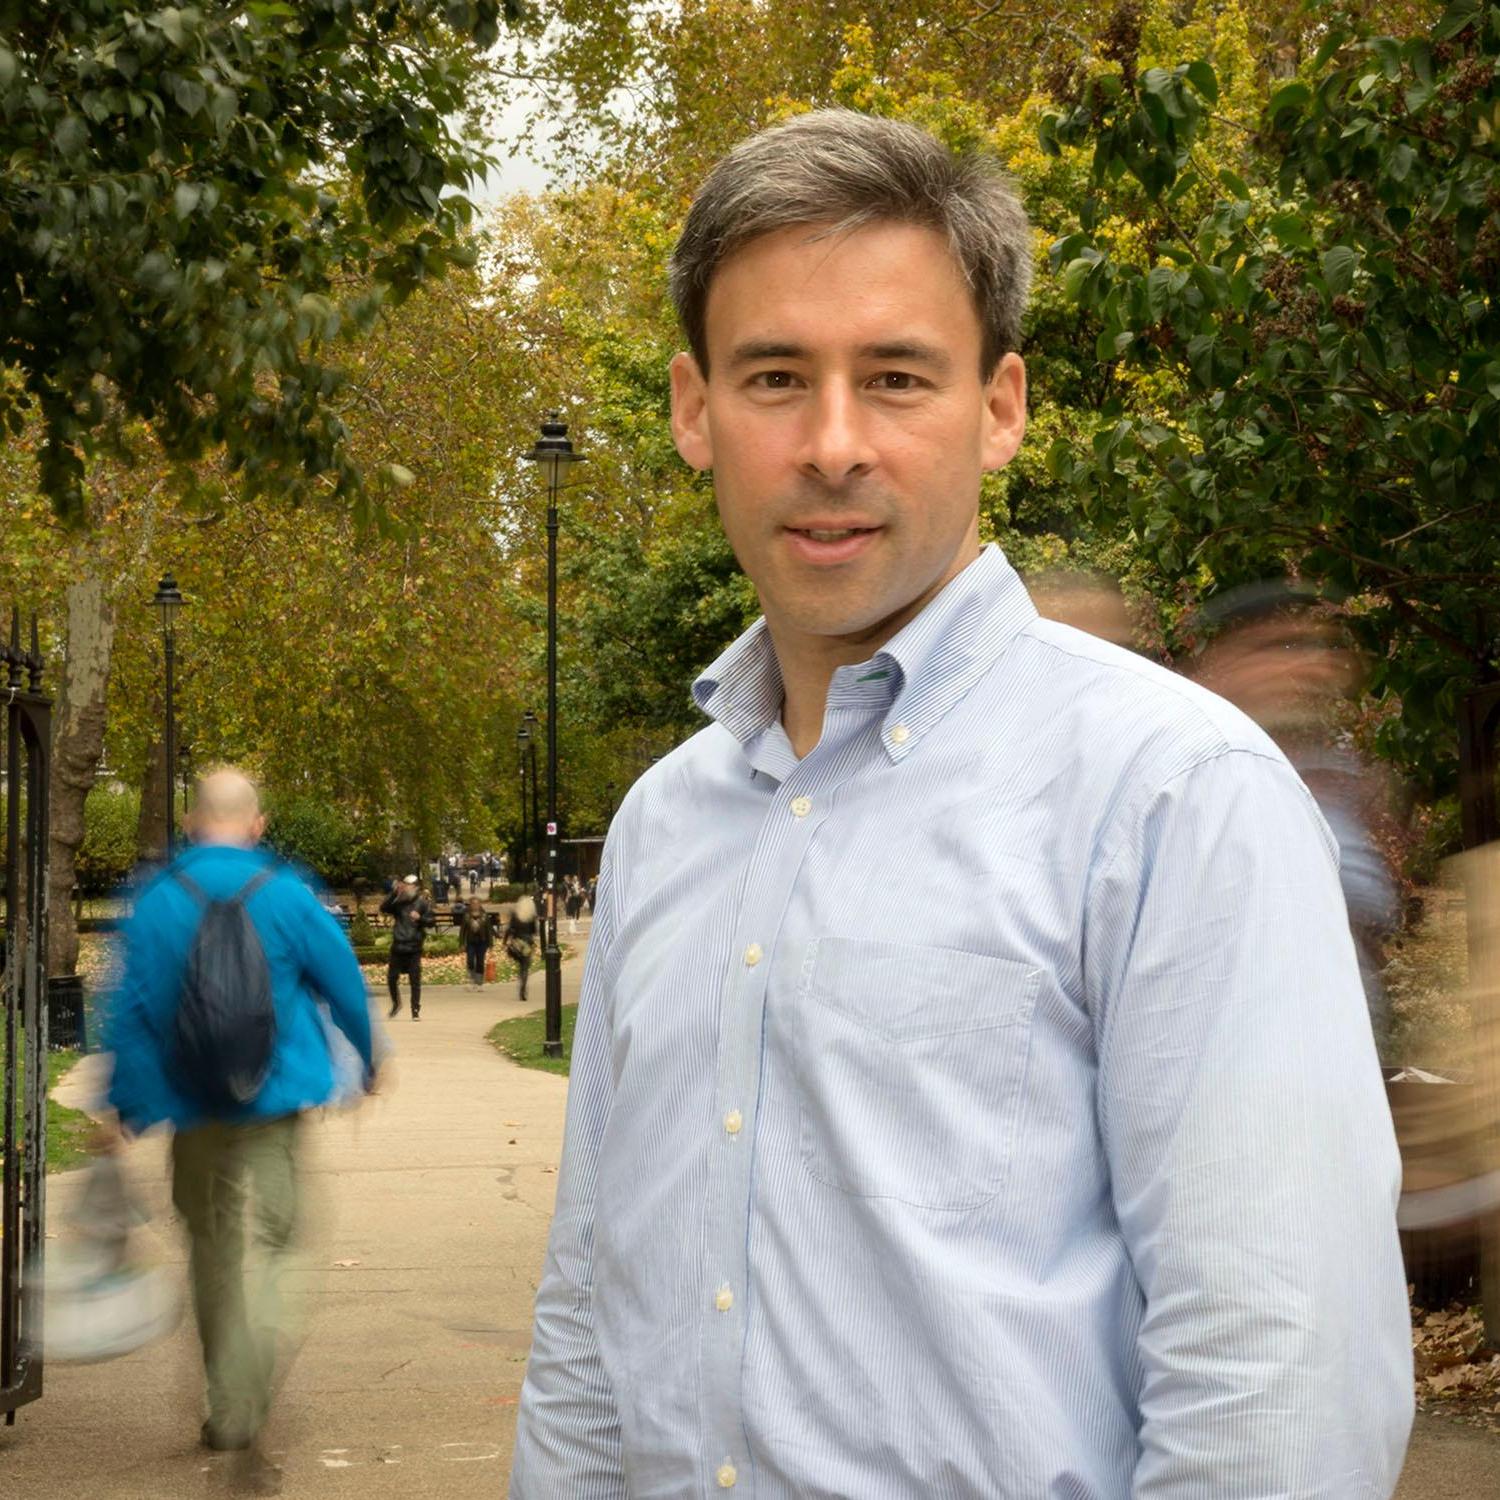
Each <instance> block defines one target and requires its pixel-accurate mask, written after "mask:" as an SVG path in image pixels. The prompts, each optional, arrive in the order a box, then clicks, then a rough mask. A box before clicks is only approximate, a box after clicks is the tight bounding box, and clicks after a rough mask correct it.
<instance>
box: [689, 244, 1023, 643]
mask: <svg viewBox="0 0 1500 1500" xmlns="http://www.w3.org/2000/svg"><path fill="white" fill-rule="evenodd" d="M813 233H815V226H799V227H794V228H791V229H785V230H780V231H777V232H776V233H774V234H768V235H765V236H763V237H762V238H760V239H757V240H754V241H752V242H751V243H750V244H748V245H746V246H744V247H743V248H742V249H740V250H738V251H736V252H735V253H734V254H733V255H731V256H729V257H728V258H727V259H726V260H725V261H724V263H723V264H722V265H721V266H720V267H719V269H718V270H717V271H716V272H715V274H714V279H713V281H712V283H711V285H710V288H709V295H708V303H707V310H706V324H707V330H706V332H707V346H708V362H709V372H710V373H709V375H708V377H707V379H705V378H704V377H703V375H702V373H701V371H700V370H699V369H698V365H697V362H696V361H695V360H694V359H693V358H692V357H691V356H690V355H686V354H679V355H678V356H677V357H676V359H675V360H674V361H673V364H672V405H673V432H674V436H675V437H676V440H677V447H678V451H679V452H680V453H681V454H682V456H683V458H684V459H685V460H686V461H687V462H688V463H689V464H691V465H692V466H693V467H694V468H696V469H709V468H711V469H712V470H713V473H714V489H715V493H716V495H717V498H718V504H719V514H720V516H721V517H722V519H723V523H724V530H725V532H726V534H727V535H728V537H729V541H730V544H731V545H732V546H733V548H734V551H735V555H736V556H737V557H738V558H739V561H740V565H741V567H743V568H744V570H745V572H746V573H747V574H748V575H749V577H750V579H751V581H752V582H753V583H754V584H755V586H756V589H757V590H758V591H759V594H760V598H761V604H762V607H763V608H764V609H765V612H766V617H767V620H768V622H769V624H770V625H771V628H772V631H773V635H774V636H775V638H776V641H777V647H778V650H781V651H785V650H787V649H792V650H796V649H798V647H799V645H802V646H804V647H806V648H808V649H816V639H815V638H822V639H823V640H825V641H826V640H828V639H829V638H839V639H843V640H849V641H852V642H858V643H861V644H862V645H865V646H876V645H879V644H881V643H882V642H883V641H885V640H888V639H889V638H890V636H891V635H893V634H894V633H895V632H896V631H897V630H898V629H900V627H901V626H902V625H904V624H905V623H906V622H907V621H908V620H910V619H911V618H913V617H914V616H915V615H916V614H917V613H918V612H920V610H921V608H922V607H923V605H925V604H926V602H927V601H928V600H929V599H930V598H931V597H932V596H933V595H934V594H935V593H937V592H938V590H939V589H941V588H942V587H943V585H944V584H946V583H947V582H948V581H949V580H950V579H951V578H953V577H954V576H955V575H956V574H957V573H959V572H960V571H961V570H962V569H963V568H964V567H966V566H967V565H968V564H969V563H970V562H971V561H973V559H974V558H975V557H976V556H977V555H978V553H979V524H978V507H979V483H980V476H981V474H982V473H983V472H984V471H985V470H986V469H997V468H1001V467H1003V466H1004V465H1005V464H1006V463H1008V462H1009V461H1010V459H1011V457H1012V456H1013V455H1014V453H1015V451H1016V449H1017V447H1018V446H1019V444H1020V441H1021V435H1022V433H1023V431H1024V430H1025V423H1026V377H1025V371H1024V368H1023V366H1022V364H1021V361H1020V359H1019V357H1017V356H1016V355H1013V354H1012V355H1007V356H1006V358H1005V359H1004V360H1003V361H1002V362H1001V364H1000V366H999V368H998V369H997V370H996V371H995V373H994V374H993V376H992V377H991V378H990V379H989V380H987V381H986V380H984V379H982V378H981V376H980V344H981V331H980V325H979V317H978V314H977V312H976V311H975V306H974V301H973V297H972V295H971V293H970V291H969V288H968V286H967V284H966V283H965V281H964V279H963V275H962V272H961V271H960V269H959V266H958V264H957V262H956V261H955V260H954V258H953V255H952V253H951V251H950V250H949V248H948V245H947V243H946V241H945V240H944V239H943V238H942V237H941V236H940V235H939V234H938V233H937V232H936V231H934V230H931V229H925V228H920V227H917V226H915V225H910V224H896V223H880V224H874V225H871V226H868V227H866V228H863V229H859V230H856V231H854V232H853V233H851V234H847V235H843V236H840V237H837V238H826V239H819V240H815V241H812V242H811V243H809V235H810V234H813Z"/></svg>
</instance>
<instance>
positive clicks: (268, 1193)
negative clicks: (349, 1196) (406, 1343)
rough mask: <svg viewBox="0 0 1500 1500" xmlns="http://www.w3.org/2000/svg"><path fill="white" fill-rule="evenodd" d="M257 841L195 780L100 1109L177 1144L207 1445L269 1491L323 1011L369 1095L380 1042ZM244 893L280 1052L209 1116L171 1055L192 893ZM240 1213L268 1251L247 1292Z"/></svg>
mask: <svg viewBox="0 0 1500 1500" xmlns="http://www.w3.org/2000/svg"><path fill="white" fill-rule="evenodd" d="M264 830H265V818H264V817H263V816H262V814H261V811H260V801H259V797H258V795H257V793H256V789H255V786H254V785H253V783H251V782H250V781H249V780H247V779H246V778H245V777H244V776H242V775H241V774H240V773H239V772H238V771H233V770H219V771H215V772H213V773H212V774H210V775H208V776H206V777H204V779H203V780H202V781H200V782H199V784H198V794H197V796H196V797H195V799H194V803H193V810H192V812H191V814H190V815H189V820H188V831H189V833H190V835H191V837H192V840H193V847H192V848H191V849H189V850H188V851H187V852H186V853H184V854H182V855H181V856H180V857H179V858H178V859H176V860H174V861H173V863H172V865H171V866H170V867H169V868H168V869H167V871H166V872H165V873H164V874H162V875H161V876H159V877H158V878H157V879H156V880H154V881H152V882H151V884H150V885H149V886H147V888H146V889H145V890H144V891H143V892H142V893H141V895H140V897H139V899H138V901H137V902H136V906H135V913H134V915H133V916H132V917H131V919H130V922H129V924H128V925H127V927H126V929H125V960H124V965H123V968H122V971H121V975H120V979H119V983H118V985H117V986H116V988H115V990H114V992H113V994H112V996H111V998H110V1002H109V1010H108V1016H107V1020H106V1024H105V1048H106V1050H107V1051H108V1052H109V1053H110V1054H112V1059H113V1065H112V1068H111V1071H110V1082H109V1089H108V1094H107V1102H108V1105H109V1106H110V1108H112V1109H113V1110H114V1111H115V1114H116V1116H117V1117H118V1120H119V1130H120V1134H122V1135H125V1136H133V1135H138V1134H140V1133H141V1132H143V1131H145V1130H148V1129H150V1128H151V1127H152V1126H154V1125H158V1124H168V1125H171V1126H172V1128H173V1130H174V1132H175V1134H174V1136H173V1139H172V1201H173V1204H174V1205H175V1207H176V1208H177V1211H178V1213H179V1215H180V1216H181V1219H182V1222H183V1224H184V1225H185V1227H186V1229H187V1233H188V1240H189V1258H188V1272H189V1279H190V1281H191V1284H192V1293H193V1308H194V1312H195V1313H196V1316H197V1321H198V1333H199V1338H200V1340H201V1342H202V1346H203V1366H204V1372H205V1375H206V1377H207V1386H208V1420H207V1421H206V1422H204V1424H203V1428H202V1432H201V1440H202V1442H203V1444H204V1445H205V1446H206V1447H208V1448H212V1449H217V1450H230V1449H232V1450H236V1451H238V1452H239V1454H240V1458H239V1459H238V1460H237V1462H238V1463H239V1464H241V1465H242V1466H243V1475H242V1477H243V1479H244V1481H245V1482H246V1484H247V1485H248V1486H250V1487H253V1488H254V1489H256V1490H259V1491H260V1492H262V1493H265V1492H268V1490H269V1487H270V1486H271V1485H272V1484H274V1482H275V1480H276V1477H277V1471H276V1468H275V1466H274V1465H273V1464H271V1463H270V1462H269V1460H268V1459H266V1458H265V1456H264V1453H263V1451H262V1449H261V1448H260V1443H259V1435H260V1432H261V1429H262V1427H263V1426H264V1423H265V1420H266V1416H267V1413H268V1410H269V1408H270V1404H271V1395H272V1392H273V1390H274V1388H275V1383H276V1362H277V1350H278V1343H279V1342H280V1343H284V1342H285V1339H286V1336H287V1333H288V1326H287V1324H288V1318H287V1306H286V1303H285V1300H284V1298H283V1297H282V1296H281V1295H279V1292H278V1288H279V1287H280V1286H281V1285H282V1284H283V1283H284V1280H285V1271H286V1269H287V1266H288V1263H289V1259H290V1256H291V1253H292V1250H293V1249H294V1247H295V1243H296V1234H297V1228H298V1224H299V1219H300V1214H299V1200H300V1193H299V1185H298V1179H297V1157H298V1154H299V1149H300V1142H301V1139H302V1136H303V1134H304V1127H303V1125H302V1115H303V1114H304V1113H305V1112H306V1111H307V1110H311V1109H318V1108H320V1107H322V1106H324V1105H327V1104H330V1103H333V1102H335V1101H336V1100H337V1099H338V1098H339V1097H340V1096H341V1089H340V1083H339V1079H338V1077H337V1069H336V1067H335V1062H334V1057H333V1054H332V1052H331V1051H330V1047H329V1035H330V1033H329V1031H328V1029H327V1028H326V1027H325V1024H324V1019H323V1014H322V1009H321V1007H322V1006H324V1005H326V1007H327V1012H328V1015H329V1016H330V1017H331V1019H332V1023H333V1026H335V1027H336V1028H337V1029H338V1030H339V1031H340V1032H342V1033H343V1035H344V1036H345V1037H346V1038H347V1039H348V1041H349V1043H350V1045H351V1046H352V1048H353V1052H354V1054H355V1055H356V1056H357V1058H358V1063H359V1068H360V1071H361V1074H362V1078H361V1080H360V1081H361V1082H362V1083H363V1086H364V1088H365V1090H366V1091H373V1089H374V1088H375V1084H376V1062H375V1051H374V1048H375V1045H376V1042H375V1038H374V1036H373V1035H372V1028H371V1024H370V1012H369V1004H368V1001H367V998H366V994H365V982H364V976H363V975H362V974H361V973H360V971H359V963H358V961H357V960H356V959H355V956H354V950H353V949H352V948H351V947H350V946H349V939H348V938H347V937H346V936H345V935H344V933H343V931H342V929H341V928H340V927H339V924H338V923H337V922H336V921H335V920H334V919H333V917H332V916H330V915H329V913H328V912H327V911H326V910H325V909H324V908H323V906H322V905H320V904H319V901H318V898H317V897H316V896H315V895H314V894H313V892H312V891H311V890H310V889H309V887H308V886H307V885H306V884H304V882H303V881H302V880H301V879H299V878H298V876H297V874H296V873H295V872H294V871H293V870H292V869H290V868H289V867H288V866H286V865H283V864H281V863H280V862H278V861H277V860H275V859H273V858H272V857H271V856H270V855H268V854H264V853H262V852H261V851H260V850H258V849H257V848H256V845H257V844H258V843H259V842H260V837H261V834H262V833H263V832H264ZM179 877H186V880H187V881H188V882H191V885H189V884H186V883H184V880H183V879H180V878H179ZM256 882H259V883H258V884H256ZM252 885H255V888H254V889H253V890H251V891H249V893H248V894H247V895H246V898H245V904H244V912H245V915H246V916H247V917H248V918H249V921H250V923H251V925H252V926H253V927H254V929H255V935H256V937H257V939H258V940H259V942H260V945H261V948H262V950H263V952H264V954H265V960H266V967H267V969H268V970H269V973H270V977H271V999H272V1003H273V1005H274V1007H275V1013H276V1029H275V1039H274V1043H273V1045H272V1050H271V1057H270V1066H269V1069H268V1071H267V1073H266V1075H265V1080H264V1082H263V1083H262V1084H261V1086H260V1088H259V1090H258V1091H257V1092H256V1093H255V1094H254V1096H253V1097H252V1098H251V1099H249V1100H248V1101H247V1102H245V1103H244V1104H241V1105H239V1106H236V1107H227V1108H225V1109H223V1110H216V1109H215V1108H214V1107H213V1106H210V1105H208V1104H206V1103H205V1102H204V1101H203V1099H202V1098H201V1097H200V1095H201V1094H202V1092H203V1090H202V1088H201V1086H197V1087H195V1082H194V1079H193V1078H191V1077H189V1076H186V1075H185V1074H184V1073H183V1071H182V1068H183V1065H182V1063H181V1061H180V1059H179V1058H178V1057H177V1055H176V1052H175V1047H174V1045H173V1038H174V1035H175V1021H176V1017H177V1011H178V1006H179V1003H180V1001H181V997H182V987H183V978H184V973H185V971H186V968H187V964H188V959H189V955H190V953H191V952H192V950H193V942H194V938H195V936H196V934H197V932H198V927H199V923H200V921H201V919H202V908H201V904H200V901H199V899H198V898H197V897H196V896H195V895H194V894H193V889H194V888H196V890H197V891H198V892H200V893H201V894H202V895H203V896H204V897H206V898H207V899H209V900H211V901H227V900H229V899H231V898H233V897H234V896H236V895H238V894H240V893H241V892H244V891H246V890H247V888H248V887H250V886H252ZM111 1144H112V1142H109V1141H106V1147H105V1148H106V1149H108V1147H109V1145H111ZM247 1207H248V1208H249V1210H250V1212H251V1215H252V1221H253V1225H254V1242H255V1244H256V1245H257V1246H259V1248H260V1252H261V1254H260V1261H259V1266H258V1268H257V1271H256V1273H255V1274H254V1275H253V1276H251V1277H250V1278H249V1279H248V1281H247V1278H246V1276H245V1268H244V1243H245V1238H246V1233H245V1224H244V1219H245V1214H246V1210H247Z"/></svg>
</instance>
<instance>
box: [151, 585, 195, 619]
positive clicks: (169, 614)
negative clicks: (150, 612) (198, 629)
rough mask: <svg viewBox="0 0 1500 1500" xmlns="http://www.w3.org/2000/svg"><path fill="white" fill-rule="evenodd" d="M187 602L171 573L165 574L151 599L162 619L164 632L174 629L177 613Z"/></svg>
mask: <svg viewBox="0 0 1500 1500" xmlns="http://www.w3.org/2000/svg"><path fill="white" fill-rule="evenodd" d="M186 602H187V601H186V600H185V599H184V598H183V597H182V590H181V589H180V588H178V587H177V580H176V579H175V578H173V577H172V575H171V574H170V573H163V574H162V577H161V582H160V583H159V584H157V586H156V593H155V594H153V595H152V597H151V603H152V605H153V606H154V607H155V609H156V612H157V614H158V615H159V616H160V617H161V628H162V629H163V630H170V629H171V628H172V626H173V624H174V623H175V622H176V619H177V611H178V610H180V609H181V608H182V606H183V605H184V604H185V603H186Z"/></svg>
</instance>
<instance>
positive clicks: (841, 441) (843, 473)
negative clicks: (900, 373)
mask: <svg viewBox="0 0 1500 1500" xmlns="http://www.w3.org/2000/svg"><path fill="white" fill-rule="evenodd" d="M806 422H807V426H806V428H805V431H804V434H803V443H802V454H801V459H800V463H799V467H800V468H801V469H802V472H803V473H804V474H808V475H816V476H817V477H818V478H820V479H822V480H823V482H824V483H825V484H833V485H837V484H842V483H843V482H844V481H845V480H847V479H852V478H856V477H857V476H859V475H861V474H866V473H868V472H869V471H870V470H872V469H873V468H874V467H875V464H876V454H875V450H874V447H873V445H872V443H871V441H870V436H869V433H868V431H867V430H866V423H865V416H864V413H863V411H862V410H861V407H860V402H859V397H858V394H857V392H855V391H853V390H851V389H849V388H848V387H847V386H845V385H842V384H836V383H829V384H827V385H824V386H823V387H821V388H820V389H819V391H818V393H817V398H816V399H815V400H813V401H811V402H809V403H808V406H807V416H806Z"/></svg>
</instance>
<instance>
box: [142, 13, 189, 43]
mask: <svg viewBox="0 0 1500 1500" xmlns="http://www.w3.org/2000/svg"><path fill="white" fill-rule="evenodd" d="M184 20H185V18H184V16H183V13H182V12H181V11H180V10H177V9H176V8H175V7H173V6H168V7H167V8H166V9H164V10H159V11H157V13H156V14H155V15H154V16H152V17H151V18H150V23H151V25H153V26H154V27H156V29H157V30H158V31H159V32H161V34H162V35H163V36H164V37H166V39H167V40H168V41H169V42H171V44H172V45H173V46H174V47H186V46H187V44H188V37H187V26H186V25H185V24H184Z"/></svg>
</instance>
